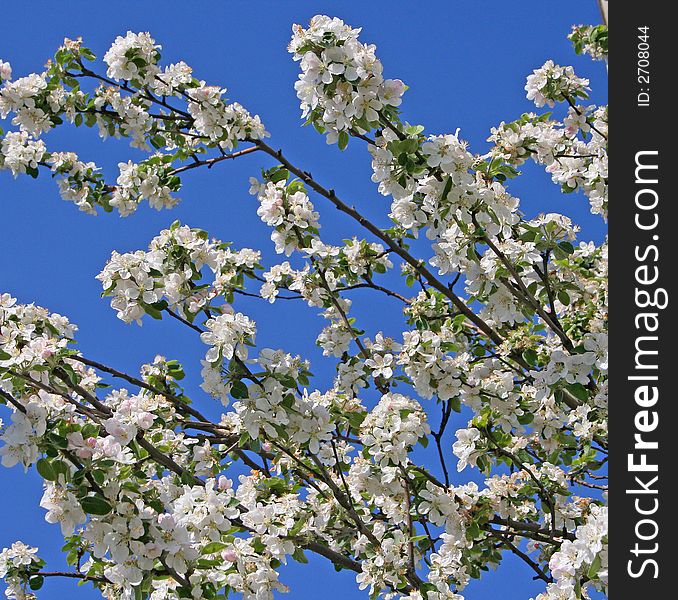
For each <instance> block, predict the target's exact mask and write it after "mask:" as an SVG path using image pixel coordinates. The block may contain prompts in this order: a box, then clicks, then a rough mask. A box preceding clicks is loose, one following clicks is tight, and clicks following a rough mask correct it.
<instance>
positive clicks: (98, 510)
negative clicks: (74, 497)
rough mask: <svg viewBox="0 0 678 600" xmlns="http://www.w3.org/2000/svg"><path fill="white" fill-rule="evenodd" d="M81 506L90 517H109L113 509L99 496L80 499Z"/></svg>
mask: <svg viewBox="0 0 678 600" xmlns="http://www.w3.org/2000/svg"><path fill="white" fill-rule="evenodd" d="M80 506H82V510H84V511H85V512H86V513H87V514H88V515H107V514H108V513H109V512H111V511H112V510H113V507H112V506H111V505H110V504H109V503H108V502H107V501H106V500H105V499H104V498H103V497H102V496H99V495H98V494H96V495H93V496H85V497H84V498H81V499H80Z"/></svg>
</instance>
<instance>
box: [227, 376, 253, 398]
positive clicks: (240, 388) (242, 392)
mask: <svg viewBox="0 0 678 600" xmlns="http://www.w3.org/2000/svg"><path fill="white" fill-rule="evenodd" d="M231 396H233V397H234V398H235V399H236V400H242V399H243V398H248V397H249V393H248V391H247V386H246V385H245V384H244V383H243V382H242V381H240V380H238V381H234V382H233V384H232V385H231Z"/></svg>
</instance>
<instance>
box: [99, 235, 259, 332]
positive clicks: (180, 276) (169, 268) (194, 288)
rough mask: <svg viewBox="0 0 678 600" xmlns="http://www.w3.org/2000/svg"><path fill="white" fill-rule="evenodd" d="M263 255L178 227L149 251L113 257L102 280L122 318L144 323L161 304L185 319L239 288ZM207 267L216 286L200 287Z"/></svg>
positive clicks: (104, 270)
mask: <svg viewBox="0 0 678 600" xmlns="http://www.w3.org/2000/svg"><path fill="white" fill-rule="evenodd" d="M259 256H260V253H259V252H256V251H254V250H250V249H248V248H244V249H242V250H239V251H234V250H231V249H230V248H228V247H227V246H226V245H225V244H222V243H221V242H219V241H218V240H210V239H209V238H208V236H207V234H206V233H205V232H204V231H202V230H199V229H191V228H190V227H188V226H187V225H179V223H178V222H176V223H175V224H174V225H172V227H170V229H165V230H163V231H161V232H160V234H158V235H157V236H156V237H155V238H153V240H152V241H151V243H150V244H149V249H148V251H143V250H137V251H136V252H132V253H126V254H119V253H118V252H113V254H112V255H111V258H110V260H109V261H108V262H107V263H106V266H105V267H104V269H103V271H102V272H101V273H100V274H99V275H97V279H98V280H99V281H101V284H102V287H103V289H104V294H105V295H110V296H112V300H111V307H112V308H114V309H115V310H116V311H117V314H118V318H119V319H122V320H123V321H124V322H125V323H131V322H132V321H136V322H137V323H139V324H141V318H142V317H143V315H144V314H145V313H147V312H150V314H156V313H155V312H154V310H153V307H152V306H150V307H149V305H154V304H156V305H157V304H158V303H159V302H161V301H164V302H166V303H167V305H168V306H169V307H170V308H171V309H173V310H175V311H177V312H178V313H179V314H180V315H182V316H184V317H189V316H194V315H196V314H197V313H198V312H200V311H202V310H205V309H206V308H208V307H209V306H210V301H211V300H213V299H214V298H215V297H217V296H218V295H220V294H226V293H228V292H230V291H232V290H233V289H234V288H236V287H238V286H239V285H240V284H239V280H240V278H241V277H242V275H243V273H245V272H247V273H249V272H251V271H252V269H253V268H254V267H255V266H256V265H257V263H258V261H259ZM204 267H207V269H208V270H209V271H210V272H211V273H212V274H213V275H214V280H213V284H212V285H211V286H210V285H208V286H206V287H205V286H199V285H198V284H197V281H198V280H199V279H200V278H201V277H202V270H203V268H204ZM157 310H159V309H155V311H156V312H157Z"/></svg>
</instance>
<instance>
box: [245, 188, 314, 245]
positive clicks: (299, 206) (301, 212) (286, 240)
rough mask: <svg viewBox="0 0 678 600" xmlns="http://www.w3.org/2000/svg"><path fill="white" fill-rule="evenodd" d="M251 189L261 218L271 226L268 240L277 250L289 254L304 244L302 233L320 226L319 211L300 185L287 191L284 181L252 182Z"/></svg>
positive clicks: (312, 230)
mask: <svg viewBox="0 0 678 600" xmlns="http://www.w3.org/2000/svg"><path fill="white" fill-rule="evenodd" d="M251 192H252V193H254V194H256V195H257V199H258V200H259V208H258V209H257V214H258V215H259V216H260V217H261V220H262V221H263V222H264V223H266V225H269V226H270V227H273V228H274V229H275V230H274V231H273V233H272V234H271V240H272V241H273V242H274V243H275V251H276V252H277V253H278V254H282V253H285V255H286V256H289V255H290V254H292V252H293V251H294V250H297V249H299V248H302V247H304V243H303V237H304V236H306V235H307V234H309V233H310V234H314V233H317V231H318V229H320V224H319V222H318V219H319V215H318V213H317V212H316V211H315V209H314V207H313V203H312V202H311V201H310V200H309V198H308V195H307V194H306V192H305V191H304V190H303V189H299V190H297V191H291V192H290V191H289V187H286V185H285V182H284V181H279V182H277V183H273V182H270V181H269V182H268V183H266V184H257V183H256V182H255V184H253V185H252V189H251Z"/></svg>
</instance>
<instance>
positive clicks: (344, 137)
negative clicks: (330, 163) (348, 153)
mask: <svg viewBox="0 0 678 600" xmlns="http://www.w3.org/2000/svg"><path fill="white" fill-rule="evenodd" d="M347 146H348V133H347V132H346V131H340V132H339V150H342V151H343V150H346V147H347Z"/></svg>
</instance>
